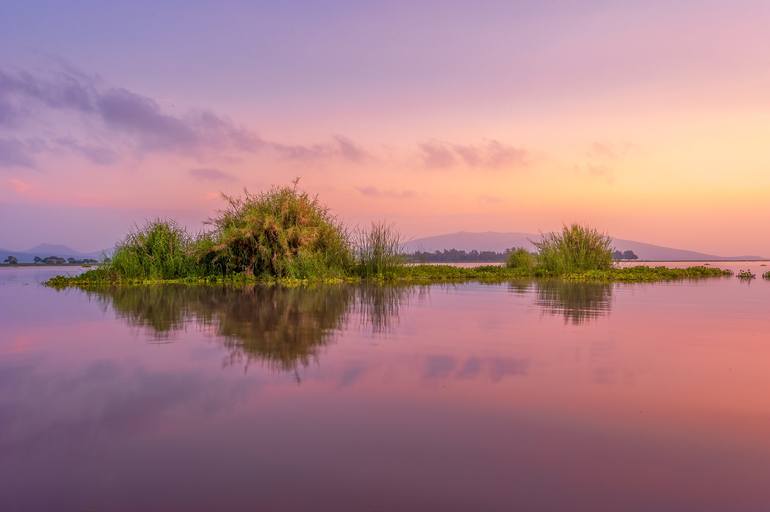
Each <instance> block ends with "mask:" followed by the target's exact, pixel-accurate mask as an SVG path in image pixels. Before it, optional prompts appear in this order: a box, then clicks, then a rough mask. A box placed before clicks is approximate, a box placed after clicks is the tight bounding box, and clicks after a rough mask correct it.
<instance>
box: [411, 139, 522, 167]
mask: <svg viewBox="0 0 770 512" xmlns="http://www.w3.org/2000/svg"><path fill="white" fill-rule="evenodd" d="M419 150H420V156H421V158H422V162H423V165H424V166H425V167H427V168H429V169H446V168H450V167H454V166H455V165H460V164H462V165H465V166H467V167H472V168H485V169H502V168H508V169H510V168H523V167H526V166H528V165H529V164H530V161H531V156H530V154H529V152H528V151H527V150H525V149H521V148H518V147H515V146H511V145H508V144H503V143H502V142H500V141H498V140H488V141H486V142H484V143H483V144H477V145H474V144H450V143H446V142H439V141H432V142H426V143H423V144H420V146H419Z"/></svg>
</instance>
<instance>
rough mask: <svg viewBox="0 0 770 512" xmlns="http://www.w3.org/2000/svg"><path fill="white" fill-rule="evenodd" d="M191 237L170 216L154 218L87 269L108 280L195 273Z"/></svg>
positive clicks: (186, 275)
mask: <svg viewBox="0 0 770 512" xmlns="http://www.w3.org/2000/svg"><path fill="white" fill-rule="evenodd" d="M193 245H194V241H193V238H192V237H191V236H190V235H189V234H188V233H187V231H186V230H185V229H184V228H183V227H181V226H179V225H178V224H176V223H175V222H174V221H172V220H163V219H156V220H153V221H150V222H148V223H147V224H146V225H145V226H144V227H142V228H138V229H135V230H134V231H133V232H131V233H129V234H128V236H126V238H125V239H124V240H123V241H122V242H120V243H118V244H117V245H116V246H115V251H114V252H113V255H112V258H111V259H110V260H107V261H106V262H105V263H104V264H103V265H102V267H100V268H99V269H96V270H92V271H90V272H92V273H96V274H100V275H102V276H104V277H106V278H108V279H109V280H120V279H135V280H152V279H158V280H161V279H178V278H183V277H188V276H192V275H198V274H199V272H200V269H199V267H198V265H197V262H196V260H195V257H194V256H193Z"/></svg>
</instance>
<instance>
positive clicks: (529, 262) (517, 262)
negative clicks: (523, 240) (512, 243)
mask: <svg viewBox="0 0 770 512" xmlns="http://www.w3.org/2000/svg"><path fill="white" fill-rule="evenodd" d="M536 265H537V255H536V254H532V253H531V252H529V251H528V250H526V249H523V248H521V247H516V248H513V249H511V251H510V252H509V253H508V257H507V258H506V260H505V266H506V267H508V268H515V269H519V270H526V271H532V270H534V268H535V266H536Z"/></svg>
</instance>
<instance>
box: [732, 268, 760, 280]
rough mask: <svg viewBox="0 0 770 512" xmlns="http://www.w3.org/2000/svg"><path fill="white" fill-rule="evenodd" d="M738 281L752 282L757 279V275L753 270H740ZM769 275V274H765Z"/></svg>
mask: <svg viewBox="0 0 770 512" xmlns="http://www.w3.org/2000/svg"><path fill="white" fill-rule="evenodd" d="M736 275H737V277H738V279H744V280H747V281H750V280H752V279H756V277H757V275H756V274H755V273H754V272H752V271H751V270H739V271H738V274H736ZM765 275H767V274H765Z"/></svg>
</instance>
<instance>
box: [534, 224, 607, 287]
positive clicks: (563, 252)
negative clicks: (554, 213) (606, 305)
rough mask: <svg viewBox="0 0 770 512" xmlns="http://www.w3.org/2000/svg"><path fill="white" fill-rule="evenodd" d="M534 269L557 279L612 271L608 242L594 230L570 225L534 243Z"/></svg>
mask: <svg viewBox="0 0 770 512" xmlns="http://www.w3.org/2000/svg"><path fill="white" fill-rule="evenodd" d="M534 244H535V246H536V247H537V248H538V251H539V254H538V267H539V268H540V269H542V270H543V271H545V272H548V273H551V274H555V275H560V274H565V273H568V272H583V271H587V270H608V269H610V268H612V239H610V237H609V236H607V235H605V234H603V233H600V232H599V231H597V230H596V229H594V228H589V227H585V226H580V225H578V224H572V225H571V226H569V227H568V226H564V227H563V228H562V230H561V232H559V233H548V234H547V235H543V237H542V239H541V240H540V241H538V242H534Z"/></svg>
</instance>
